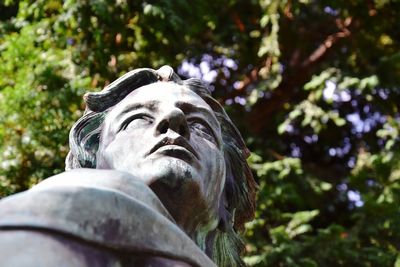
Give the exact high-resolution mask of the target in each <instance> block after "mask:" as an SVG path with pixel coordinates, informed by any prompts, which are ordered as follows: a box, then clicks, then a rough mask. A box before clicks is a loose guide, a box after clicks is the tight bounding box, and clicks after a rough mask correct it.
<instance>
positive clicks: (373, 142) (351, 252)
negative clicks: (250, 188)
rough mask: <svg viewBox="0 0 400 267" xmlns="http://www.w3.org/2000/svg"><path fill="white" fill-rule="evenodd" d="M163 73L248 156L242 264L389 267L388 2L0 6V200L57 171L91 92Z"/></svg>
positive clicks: (398, 8) (395, 102) (392, 228)
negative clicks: (133, 74)
mask: <svg viewBox="0 0 400 267" xmlns="http://www.w3.org/2000/svg"><path fill="white" fill-rule="evenodd" d="M164 64H168V65H171V66H173V68H174V69H175V71H176V72H178V73H179V74H180V75H181V76H182V77H183V78H185V77H198V78H202V79H203V80H205V81H207V82H208V83H209V84H210V87H211V88H212V90H213V95H214V97H215V98H216V99H218V101H220V103H222V104H223V105H224V106H225V108H226V110H227V112H228V113H229V114H230V116H231V117H232V119H233V121H234V122H235V123H236V125H237V126H238V128H239V129H240V131H241V132H242V134H243V136H244V138H245V141H246V142H247V144H248V146H249V148H250V149H251V151H252V155H251V156H250V158H249V163H250V164H251V167H252V169H253V172H254V175H255V178H256V180H257V182H258V184H259V194H258V206H257V213H256V219H255V220H254V221H253V222H250V223H248V224H247V230H246V232H245V233H244V238H245V241H246V253H245V255H244V259H245V261H246V263H247V264H248V265H249V266H301V267H302V266H305V267H314V266H352V267H357V266H379V267H381V266H395V267H399V266H400V252H399V250H400V209H399V205H400V162H399V159H400V151H399V147H400V145H399V130H400V113H399V105H400V104H399V103H400V89H399V88H400V87H399V85H400V1H395V0H393V1H391V0H337V1H334V0H320V1H317V0H298V1H294V0H281V1H279V0H276V1H273V0H247V1H245V0H242V1H239V0H201V1H198V0H194V1H185V0H175V1H169V0H154V1H128V0H97V1H94V0H93V1H90V0H65V1H61V0H36V1H34V0H21V1H17V0H14V1H13V0H5V1H4V0H3V1H1V2H0V197H4V196H7V195H9V194H12V193H15V192H19V191H22V190H25V189H27V188H29V187H31V186H32V185H34V184H36V183H38V182H39V181H41V180H42V179H44V178H46V177H49V176H51V175H54V174H56V173H59V172H62V171H63V169H64V159H65V156H66V154H67V152H68V150H69V148H68V132H69V129H70V127H71V126H72V124H73V123H74V121H76V120H77V119H78V118H79V117H80V116H81V115H82V112H83V110H84V105H83V101H82V96H83V94H84V93H85V92H86V91H98V90H100V89H102V88H103V87H104V86H105V85H107V84H108V83H110V82H111V81H113V80H114V79H116V78H117V77H119V76H121V75H122V74H124V73H126V72H127V71H129V70H132V69H135V68H138V67H151V68H158V67H160V66H162V65H164Z"/></svg>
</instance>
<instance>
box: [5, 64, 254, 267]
mask: <svg viewBox="0 0 400 267" xmlns="http://www.w3.org/2000/svg"><path fill="white" fill-rule="evenodd" d="M84 99H85V102H86V105H87V108H86V111H85V113H84V115H83V116H82V118H80V119H79V120H78V121H77V122H76V123H75V125H74V126H73V127H72V129H71V132H70V149H71V150H70V152H69V154H68V156H67V159H66V170H67V171H66V172H64V173H61V174H59V175H56V176H53V177H50V178H48V179H46V180H44V181H43V182H41V183H39V184H38V185H36V186H34V187H33V188H32V189H30V190H28V191H26V192H22V193H19V194H16V195H14V196H11V197H7V198H5V199H3V200H2V201H0V255H1V256H2V266H13V267H16V266H44V267H47V266H161V267H162V266H182V267H186V266H201V267H203V266H204V267H205V266H226V267H228V266H229V267H231V266H244V264H243V262H242V260H241V259H240V252H241V251H242V250H243V243H242V241H241V239H240V237H239V235H238V231H240V230H242V229H243V226H244V223H245V222H246V221H249V220H251V219H252V218H253V216H254V205H255V190H256V189H255V188H256V185H255V182H254V179H253V177H252V174H251V171H250V169H249V166H248V165H247V163H246V158H247V157H248V155H249V152H248V150H247V148H246V146H245V144H244V142H243V140H242V138H241V136H240V133H239V132H238V130H237V129H236V127H235V126H234V125H233V123H232V122H231V120H230V119H229V117H228V116H227V114H226V113H225V111H224V109H223V108H222V106H221V105H220V104H219V103H218V102H217V101H216V100H215V99H213V98H212V97H211V95H210V92H209V90H208V88H207V86H206V85H205V84H204V83H203V82H202V81H201V80H199V79H188V80H181V79H180V78H179V76H178V75H176V74H175V73H174V72H173V70H172V68H171V67H169V66H164V67H162V68H160V69H159V70H153V69H137V70H133V71H131V72H129V73H127V74H125V75H124V76H122V77H121V78H119V79H117V80H116V81H114V82H113V83H111V84H110V85H109V86H107V87H105V88H104V89H103V90H102V91H101V92H98V93H88V94H86V95H85V96H84ZM4 259H5V260H4Z"/></svg>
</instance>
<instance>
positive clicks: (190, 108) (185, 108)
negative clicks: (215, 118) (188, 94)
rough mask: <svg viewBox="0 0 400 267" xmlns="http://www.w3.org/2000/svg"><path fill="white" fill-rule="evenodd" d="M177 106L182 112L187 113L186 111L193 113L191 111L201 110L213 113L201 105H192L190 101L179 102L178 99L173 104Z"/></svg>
mask: <svg viewBox="0 0 400 267" xmlns="http://www.w3.org/2000/svg"><path fill="white" fill-rule="evenodd" d="M175 106H176V107H177V108H180V109H181V110H182V111H183V113H185V114H187V113H193V112H199V111H200V112H201V113H206V114H212V115H214V113H213V112H212V111H210V110H208V109H206V108H203V107H199V106H196V105H193V104H192V103H188V102H181V101H178V102H177V103H176V105H175Z"/></svg>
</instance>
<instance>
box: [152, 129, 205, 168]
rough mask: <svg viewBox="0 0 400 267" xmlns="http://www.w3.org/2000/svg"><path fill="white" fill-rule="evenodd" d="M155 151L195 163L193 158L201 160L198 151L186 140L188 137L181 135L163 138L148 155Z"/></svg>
mask: <svg viewBox="0 0 400 267" xmlns="http://www.w3.org/2000/svg"><path fill="white" fill-rule="evenodd" d="M155 152H157V153H161V154H163V155H167V156H171V157H175V158H178V159H182V160H184V161H186V162H188V163H193V160H199V155H198V153H197V152H196V151H195V150H194V149H193V147H192V146H191V145H190V144H189V143H188V142H187V141H186V139H185V138H183V137H181V136H179V137H178V138H170V137H165V138H163V139H162V140H161V141H159V142H158V143H157V144H156V145H155V146H154V147H153V148H152V149H151V150H150V152H149V153H148V155H151V154H153V153H155Z"/></svg>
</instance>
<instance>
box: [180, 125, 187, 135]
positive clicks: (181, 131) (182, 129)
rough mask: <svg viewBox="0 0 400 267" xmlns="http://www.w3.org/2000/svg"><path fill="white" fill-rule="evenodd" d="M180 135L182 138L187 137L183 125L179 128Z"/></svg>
mask: <svg viewBox="0 0 400 267" xmlns="http://www.w3.org/2000/svg"><path fill="white" fill-rule="evenodd" d="M179 134H180V135H182V136H185V135H186V128H185V126H184V125H181V126H180V127H179Z"/></svg>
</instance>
